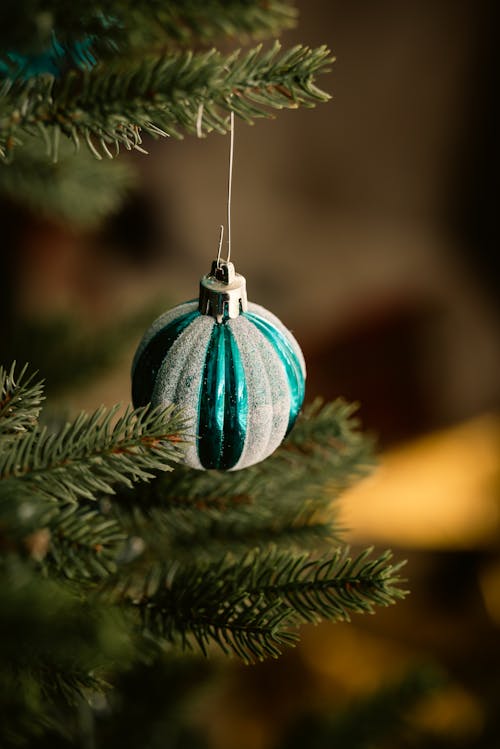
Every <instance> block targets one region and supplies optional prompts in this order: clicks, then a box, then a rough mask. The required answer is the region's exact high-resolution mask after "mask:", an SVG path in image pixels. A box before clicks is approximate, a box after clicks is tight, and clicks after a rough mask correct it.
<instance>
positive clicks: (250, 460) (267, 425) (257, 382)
mask: <svg viewBox="0 0 500 749" xmlns="http://www.w3.org/2000/svg"><path fill="white" fill-rule="evenodd" d="M227 324H228V325H229V326H230V328H231V331H232V333H233V335H234V337H235V339H236V343H237V344H238V347H239V349H240V353H241V361H242V364H243V369H244V371H245V377H246V383H247V392H248V418H247V432H246V437H245V444H244V447H243V452H242V454H241V457H240V459H239V461H238V462H237V463H236V465H235V466H234V467H233V468H231V469H230V470H232V471H237V470H239V469H240V468H246V467H247V466H250V465H253V464H254V463H258V462H259V460H263V459H264V458H267V456H268V455H270V454H271V453H272V452H274V450H275V449H276V448H277V447H278V445H279V444H280V443H281V441H282V439H283V437H284V436H285V432H286V429H287V426H288V418H289V413H290V392H289V388H288V380H287V377H286V373H285V369H284V367H283V364H282V362H281V360H280V358H279V355H278V354H277V353H276V351H275V350H274V348H273V347H272V345H271V344H270V343H269V341H268V340H267V339H266V338H265V336H264V335H263V334H262V333H261V332H260V331H259V330H258V329H257V328H256V327H255V325H253V324H252V323H251V322H249V320H247V319H246V318H244V317H238V318H236V319H235V320H229V321H228V323H227Z"/></svg>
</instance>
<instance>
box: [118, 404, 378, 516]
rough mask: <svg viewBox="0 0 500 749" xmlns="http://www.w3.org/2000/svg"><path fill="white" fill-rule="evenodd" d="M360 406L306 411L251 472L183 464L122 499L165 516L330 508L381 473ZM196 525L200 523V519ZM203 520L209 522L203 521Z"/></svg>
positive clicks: (276, 513)
mask: <svg viewBox="0 0 500 749" xmlns="http://www.w3.org/2000/svg"><path fill="white" fill-rule="evenodd" d="M355 410H356V406H353V405H352V404H346V403H345V402H344V401H342V400H336V401H333V402H332V403H329V404H326V405H324V404H322V402H321V401H319V400H318V401H316V402H315V403H313V404H312V405H311V406H309V407H308V408H306V409H305V411H304V413H303V414H301V416H300V417H299V419H298V420H297V423H296V425H295V427H294V429H293V430H292V432H291V434H290V435H289V437H288V438H287V439H286V440H285V442H284V443H283V444H282V445H281V447H279V448H278V450H276V452H275V453H274V454H273V455H271V456H270V457H269V458H268V459H267V460H265V461H263V462H261V463H258V464H256V465H254V466H251V467H250V468H247V469H245V470H244V471H238V472H235V473H224V472H221V471H193V470H191V469H188V468H185V467H183V466H179V467H178V468H177V469H176V470H175V471H174V472H173V473H170V474H168V475H164V476H159V477H158V478H157V479H156V480H155V481H153V482H151V483H150V484H148V485H146V484H144V485H141V486H139V487H136V489H135V490H134V495H133V498H130V497H127V494H124V493H121V494H120V502H121V504H122V506H125V507H127V506H128V505H129V503H130V500H131V499H133V502H134V504H135V505H136V506H138V507H141V508H147V510H148V511H149V510H150V509H151V508H152V507H158V508H160V509H161V510H162V511H164V512H165V513H167V514H168V513H170V512H174V511H177V510H178V511H180V512H181V511H188V510H190V509H191V510H192V511H193V513H194V512H195V511H196V512H197V514H198V516H199V517H200V518H203V515H204V513H206V512H210V511H220V512H221V513H222V514H223V515H224V516H225V517H233V518H234V520H235V521H236V520H237V519H238V518H239V517H240V516H241V517H242V520H243V522H244V521H245V517H246V515H247V514H248V512H249V510H250V509H252V510H253V511H254V512H255V513H256V516H257V515H259V513H261V512H262V513H264V515H265V516H270V515H271V514H272V516H273V517H274V518H275V519H276V520H278V519H279V518H280V516H281V514H283V515H284V516H285V517H287V518H289V517H290V515H291V514H292V513H300V512H306V513H309V512H312V511H322V510H323V509H326V508H328V509H329V510H330V509H331V508H330V505H331V502H332V499H334V498H335V497H336V496H337V495H338V494H339V493H340V492H341V491H342V490H343V489H345V488H346V487H348V486H350V485H351V484H352V483H353V482H354V481H356V480H359V479H360V478H363V477H364V476H366V475H367V474H368V473H369V472H370V471H371V470H372V468H373V464H374V458H373V440H372V439H371V438H369V437H367V436H366V435H364V434H362V433H361V432H360V431H359V423H358V421H357V419H356V418H355V417H354V416H353V414H354V412H355ZM193 522H194V521H193ZM200 522H202V523H203V520H201V521H200Z"/></svg>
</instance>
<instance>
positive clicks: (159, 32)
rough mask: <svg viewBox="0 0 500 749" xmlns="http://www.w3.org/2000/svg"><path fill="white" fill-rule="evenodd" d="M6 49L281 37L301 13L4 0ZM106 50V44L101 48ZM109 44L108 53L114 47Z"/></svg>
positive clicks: (257, 4) (258, 7)
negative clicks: (89, 39)
mask: <svg viewBox="0 0 500 749" xmlns="http://www.w3.org/2000/svg"><path fill="white" fill-rule="evenodd" d="M4 1H5V5H6V7H4V9H3V20H4V23H3V24H2V27H1V29H0V47H1V48H3V49H4V50H10V49H12V48H15V49H17V50H20V51H22V52H24V53H29V52H31V53H37V52H39V51H41V50H43V49H45V48H46V47H47V46H48V45H50V43H51V34H52V30H53V29H55V31H56V33H57V37H58V39H59V41H60V42H62V43H65V44H67V43H70V42H72V41H75V40H78V39H81V38H82V37H83V36H84V35H90V36H93V37H97V39H96V43H97V46H99V38H103V37H104V38H105V39H108V40H109V41H112V42H113V43H114V45H119V46H120V49H122V50H123V49H126V48H127V47H137V46H138V45H140V44H141V45H143V44H146V43H151V42H156V43H159V42H162V43H171V42H174V43H187V42H190V41H192V40H193V39H194V40H203V41H209V40H211V39H213V38H214V37H216V36H222V35H224V36H235V35H241V34H245V35H247V34H249V35H251V36H252V37H258V36H276V35H277V34H279V33H280V31H282V30H283V29H285V28H289V27H290V26H292V25H294V24H295V21H296V17H297V13H296V11H295V10H294V8H293V7H291V5H290V3H288V2H281V1H280V0H265V1H264V0H181V1H180V2H179V0H176V1H175V2H174V1H173V0H107V2H106V4H105V8H104V10H105V13H106V15H103V3H102V0H89V1H88V2H85V3H83V2H72V3H70V4H68V3H67V2H65V1H64V0H25V2H23V3H22V4H20V3H18V2H15V0H4ZM101 46H102V43H101ZM109 46H110V45H109V42H108V47H109Z"/></svg>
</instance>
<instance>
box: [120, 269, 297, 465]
mask: <svg viewBox="0 0 500 749" xmlns="http://www.w3.org/2000/svg"><path fill="white" fill-rule="evenodd" d="M305 376H306V370H305V363H304V357H303V356H302V352H301V350H300V347H299V345H298V343H297V341H296V340H295V338H294V337H293V335H292V334H291V333H290V331H289V330H287V329H286V328H285V326H284V325H283V324H282V323H281V322H280V321H279V320H278V318H277V317H275V315H273V314H272V313H271V312H269V311H268V310H266V309H264V307H260V306H259V305H257V304H252V303H251V302H250V303H248V302H247V297H246V284H245V279H244V277H243V276H241V275H239V274H237V273H235V271H234V265H233V264H232V263H231V262H227V261H222V262H221V261H214V263H213V264H212V269H211V271H210V273H209V274H208V275H207V276H204V277H203V278H202V279H201V282H200V297H199V301H198V302H196V301H191V302H186V303H184V304H180V305H178V306H177V307H174V308H173V309H171V310H169V311H168V312H165V313H164V314H163V315H161V316H160V317H159V318H158V319H157V320H156V321H155V322H154V323H153V324H152V326H151V327H150V329H149V330H148V331H147V332H146V334H145V335H144V337H143V339H142V341H141V343H140V344H139V348H138V349H137V352H136V355H135V358H134V362H133V365H132V399H133V402H134V406H136V407H139V406H143V405H146V404H147V403H151V404H152V405H154V406H166V405H167V404H170V403H175V404H176V405H178V406H181V407H182V409H183V410H184V413H185V414H186V416H188V417H190V418H191V419H192V421H193V423H194V424H195V425H196V438H197V439H196V443H195V444H193V445H192V446H190V447H189V448H188V450H187V453H186V458H185V459H186V462H187V464H188V465H190V466H192V467H193V468H199V469H201V468H218V469H222V470H238V469H240V468H245V467H247V466H250V465H252V464H253V463H257V462H258V461H260V460H263V459H264V458H266V457H267V456H268V455H270V454H271V453H272V452H273V451H274V450H275V449H276V448H277V447H278V445H279V444H280V443H281V441H282V440H283V438H284V437H285V435H286V434H287V433H288V432H289V431H290V429H291V428H292V426H293V424H294V423H295V419H296V418H297V415H298V413H299V411H300V408H301V406H302V402H303V400H304V386H305Z"/></svg>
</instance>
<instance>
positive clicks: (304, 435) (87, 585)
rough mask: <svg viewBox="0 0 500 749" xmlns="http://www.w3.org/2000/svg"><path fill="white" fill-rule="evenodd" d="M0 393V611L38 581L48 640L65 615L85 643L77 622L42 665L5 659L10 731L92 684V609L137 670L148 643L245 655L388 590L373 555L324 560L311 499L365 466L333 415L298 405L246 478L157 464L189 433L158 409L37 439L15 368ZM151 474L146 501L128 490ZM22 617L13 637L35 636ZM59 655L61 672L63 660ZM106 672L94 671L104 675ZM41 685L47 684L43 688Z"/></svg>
mask: <svg viewBox="0 0 500 749" xmlns="http://www.w3.org/2000/svg"><path fill="white" fill-rule="evenodd" d="M0 385H1V393H2V398H1V403H0V435H3V436H6V438H5V439H4V440H2V441H0V444H1V446H2V451H1V454H0V528H1V532H0V548H1V549H2V550H4V553H3V564H4V567H3V569H4V573H5V574H4V576H3V578H2V577H1V574H0V585H1V586H3V587H5V588H6V591H7V592H6V594H5V595H4V600H5V601H6V602H7V606H9V607H10V605H11V604H10V600H11V599H10V598H9V596H10V595H11V594H12V595H14V593H13V592H12V591H14V590H17V591H19V590H24V588H23V586H24V585H26V588H25V589H26V601H27V600H28V599H29V597H30V596H31V595H32V591H33V590H34V587H35V586H36V585H37V584H38V581H39V580H44V585H43V586H41V587H40V589H39V595H41V596H42V595H45V594H46V591H48V593H47V595H48V596H49V597H50V596H51V595H54V606H53V607H52V608H51V609H50V608H49V614H48V616H49V615H50V616H54V617H55V618H58V622H59V623H58V625H57V627H55V628H54V633H55V634H57V632H58V631H59V629H58V627H62V626H63V623H61V622H65V621H66V619H65V617H66V613H65V612H66V610H67V612H68V613H67V616H68V617H70V620H68V621H67V622H66V624H65V625H64V626H66V627H69V628H70V629H71V628H72V625H71V617H73V616H76V617H81V618H82V619H85V617H87V616H90V618H91V621H90V622H89V623H88V625H86V626H89V627H91V631H90V634H88V638H89V645H88V646H87V648H86V649H85V648H81V647H80V645H79V640H78V638H79V637H80V629H78V627H77V628H76V630H75V631H74V632H73V635H72V636H74V637H76V641H75V642H74V643H73V641H71V642H70V640H68V639H67V638H66V639H65V638H64V637H61V638H60V643H59V646H60V650H61V653H60V654H59V650H58V649H57V648H56V649H55V651H54V653H53V654H52V652H49V651H50V648H49V647H48V646H46V645H45V644H44V642H39V640H37V639H35V640H34V641H33V643H32V644H31V646H30V649H29V650H27V651H23V652H24V655H23V657H20V658H16V657H14V656H13V658H12V667H10V666H9V669H10V670H8V672H7V677H6V679H7V680H6V681H5V684H7V687H6V689H7V690H12V689H14V686H15V684H17V681H18V680H21V681H22V684H23V685H24V686H23V687H22V689H21V688H20V689H18V690H17V692H16V698H15V701H16V700H17V702H19V704H17V702H16V706H15V708H16V709H15V710H14V713H13V714H19V716H21V717H20V718H19V720H20V721H21V722H22V721H23V720H24V719H25V717H26V715H28V714H30V713H33V720H32V724H33V726H34V727H35V728H36V731H43V730H47V731H49V734H48V735H51V734H50V731H51V730H53V729H54V726H52V724H51V723H50V721H51V719H52V718H51V716H52V715H53V712H54V711H53V710H52V708H49V709H48V710H47V709H45V708H46V702H47V701H48V702H49V703H50V704H51V705H52V704H53V705H54V709H55V706H56V705H58V704H59V701H60V700H63V702H64V704H67V703H68V702H70V703H75V702H76V703H78V701H79V700H81V698H82V695H87V697H88V696H89V695H90V694H91V693H93V692H95V691H96V690H102V689H106V686H105V683H104V682H105V680H104V681H103V679H102V677H101V676H100V675H99V674H102V673H104V672H105V671H106V670H107V669H108V665H107V662H106V657H105V655H106V652H107V651H106V650H104V657H103V659H101V660H99V658H98V659H97V665H96V666H95V667H94V665H92V666H90V664H93V659H94V656H95V655H96V653H95V648H96V647H97V642H98V641H99V638H100V637H101V634H100V632H101V626H103V627H105V629H106V631H108V628H109V626H111V627H112V624H111V625H110V624H109V622H110V621H112V619H110V618H109V617H110V616H112V617H115V619H116V626H117V630H116V631H117V633H118V634H117V636H118V637H121V638H122V635H120V634H119V633H120V632H125V633H126V638H125V639H126V641H127V643H129V644H128V645H127V648H129V647H131V649H132V655H131V658H132V660H135V661H136V662H140V661H142V660H143V659H144V658H145V657H146V658H147V659H149V660H151V658H153V660H154V656H153V653H154V651H155V649H157V648H160V649H163V650H168V651H171V652H178V651H183V650H186V649H193V650H194V651H195V652H201V653H204V654H208V653H209V652H210V651H211V649H212V648H214V647H215V648H217V647H218V648H220V649H221V650H222V651H223V652H224V653H226V654H234V655H237V656H238V657H240V658H241V659H243V660H244V661H245V662H252V661H255V660H259V659H262V658H265V657H267V656H272V657H277V656H279V655H280V653H281V652H282V650H283V648H284V647H287V646H291V645H294V644H295V643H296V642H297V640H298V632H297V627H298V625H300V624H301V623H305V622H317V621H319V620H321V619H328V620H330V621H341V620H347V619H349V617H350V616H351V614H353V613H371V612H372V611H373V610H374V607H375V606H387V605H389V604H391V603H393V602H394V601H395V600H397V599H398V598H401V597H403V596H404V591H403V590H402V589H401V587H400V585H401V579H400V577H399V568H400V566H401V565H398V564H396V565H394V564H392V562H391V560H390V554H388V553H385V554H382V555H379V556H373V555H370V550H368V551H366V552H362V553H358V554H356V555H353V556H349V554H348V553H347V552H346V550H345V549H344V550H343V549H342V547H340V546H338V544H337V547H336V548H335V549H333V550H332V543H333V541H334V539H335V537H336V534H337V530H336V528H335V525H334V524H333V523H332V519H331V517H330V514H329V513H328V512H327V510H328V506H329V503H330V501H331V499H332V497H334V496H336V494H337V493H338V491H339V490H340V488H341V487H344V486H346V485H348V484H349V483H350V482H351V481H353V480H354V479H355V477H357V476H359V475H363V474H364V473H365V472H366V470H367V468H368V466H369V464H370V443H369V441H366V440H365V439H364V438H363V437H362V436H361V435H360V433H359V431H358V429H357V424H356V422H355V420H354V419H353V418H352V408H351V407H349V406H347V405H346V404H344V403H342V402H337V403H336V404H330V405H326V406H323V407H322V406H321V404H319V403H316V404H313V406H312V407H310V408H309V409H308V410H307V411H306V413H305V414H304V416H303V417H302V418H301V419H300V420H299V422H298V424H297V427H296V429H295V430H294V431H293V432H292V434H291V435H290V437H289V438H288V440H287V441H286V442H285V443H284V445H283V446H282V447H281V448H280V449H279V450H278V451H277V452H276V454H275V455H274V456H273V457H272V458H271V459H269V460H268V461H266V462H264V463H262V464H260V465H259V466H255V467H253V468H250V469H247V470H246V471H241V472H237V473H224V472H216V471H213V472H203V471H192V470H189V469H186V468H178V470H176V471H171V470H170V469H171V468H172V465H173V464H174V463H176V462H177V461H178V460H179V459H180V458H181V456H182V443H183V441H184V440H186V439H189V426H188V425H187V424H186V423H185V422H184V421H183V419H182V416H181V415H180V414H178V413H177V412H175V411H173V410H172V409H167V410H157V409H156V410H149V409H148V408H142V409H138V410H136V411H131V410H130V409H128V410H127V411H126V412H125V413H124V414H122V415H121V416H119V415H118V413H117V411H116V409H111V411H105V410H104V409H102V408H101V409H98V410H97V411H96V412H95V413H93V414H91V415H86V414H81V415H80V416H78V417H77V418H76V419H74V420H73V421H72V422H69V423H67V424H65V425H63V426H61V427H59V428H58V429H57V430H56V431H51V430H49V429H48V427H42V426H40V424H39V410H40V403H41V399H42V392H41V387H40V385H39V384H38V383H36V382H35V381H34V380H33V379H32V378H30V376H29V374H28V372H27V370H26V368H24V369H23V370H22V371H21V373H20V375H19V376H17V375H16V372H15V369H14V368H13V367H12V368H11V369H9V370H3V369H2V370H0ZM308 466H309V469H308ZM165 471H167V472H169V471H170V472H169V473H165ZM280 476H281V479H282V480H281V482H280ZM152 479H153V480H152ZM151 480H152V483H151V484H150V488H149V490H147V491H146V490H145V489H144V483H142V484H140V485H139V486H136V484H137V482H145V481H146V482H147V481H151ZM12 570H14V572H15V575H14V576H13V573H12ZM19 571H20V572H19ZM18 574H20V575H21V578H22V580H24V581H25V583H24V582H23V583H22V585H21V584H20V583H19V579H21V578H18V577H17V576H18ZM45 583H46V585H47V586H50V585H53V586H55V587H54V588H53V589H52V588H50V587H46V585H45ZM2 595H3V592H2ZM16 595H17V593H16ZM23 595H24V594H23ZM59 595H60V596H62V601H63V603H62V604H61V606H62V608H61V609H59V608H58V605H57V600H58V596H59ZM16 600H17V599H16ZM23 601H24V599H23ZM22 605H23V606H24V605H25V604H24V603H23V604H22ZM65 607H68V608H67V609H66V608H65ZM39 609H40V607H39V606H38V604H37V605H36V606H35V607H34V609H33V612H32V617H31V618H30V617H28V619H27V623H26V625H25V626H26V627H28V628H30V627H32V626H33V627H35V626H37V627H38V628H39V630H40V633H42V634H43V632H44V631H45V629H44V627H46V625H45V624H44V623H43V621H41V622H40V623H36V622H35V619H36V617H37V616H39V613H37V612H39ZM15 611H16V607H15V605H14V603H12V611H10V612H9V613H8V615H7V624H6V625H5V626H6V627H7V626H8V627H10V628H11V629H10V630H9V631H10V634H9V636H8V637H7V638H6V639H7V641H6V644H5V647H8V648H9V649H10V652H11V653H16V652H17V651H18V650H19V649H22V647H21V641H22V638H23V637H24V636H25V635H24V632H25V630H23V627H22V626H19V627H15V626H13V624H12V621H11V619H10V618H9V617H12V616H14V617H15V616H17V614H16V613H15ZM50 611H52V614H50ZM87 611H88V612H90V614H87V613H86V612H87ZM13 612H14V613H13ZM33 617H34V618H33ZM101 617H103V618H102V620H101ZM59 620H60V621H59ZM37 621H38V620H37ZM50 621H52V620H50ZM106 622H107V623H106ZM47 626H48V625H47ZM73 629H74V628H73ZM85 631H86V630H85ZM82 636H83V635H82ZM85 636H87V635H85ZM68 637H70V635H68ZM72 643H73V644H72ZM130 643H131V644H130ZM65 648H68V650H67V651H66V650H65ZM71 648H75V649H78V652H79V655H78V658H77V660H76V661H72V660H71V659H70V660H65V658H64V653H65V652H66V653H68V652H69V651H70V649H71ZM152 649H153V650H152ZM127 652H128V651H127ZM49 656H50V657H49ZM67 657H68V656H67ZM129 662H130V659H128V660H126V663H129ZM38 664H41V665H40V666H39V665H38ZM120 670H121V669H116V668H113V667H111V671H110V675H111V676H112V678H118V673H119V671H120ZM43 674H47V678H49V675H50V679H52V681H51V684H52V686H51V684H49V685H48V686H47V687H45V686H43ZM54 684H55V685H56V686H57V688H55V687H54ZM26 685H27V686H26ZM54 690H55V691H54ZM33 695H34V696H33ZM42 716H48V718H47V720H48V721H49V722H47V720H45V718H44V717H42ZM44 721H45V722H44ZM14 724H15V721H14ZM14 724H12V725H14ZM9 725H11V724H9ZM9 730H11V729H9ZM12 730H13V731H14V733H15V730H17V729H15V726H14V728H13V729H12ZM1 738H2V736H1V735H0V739H1Z"/></svg>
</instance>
